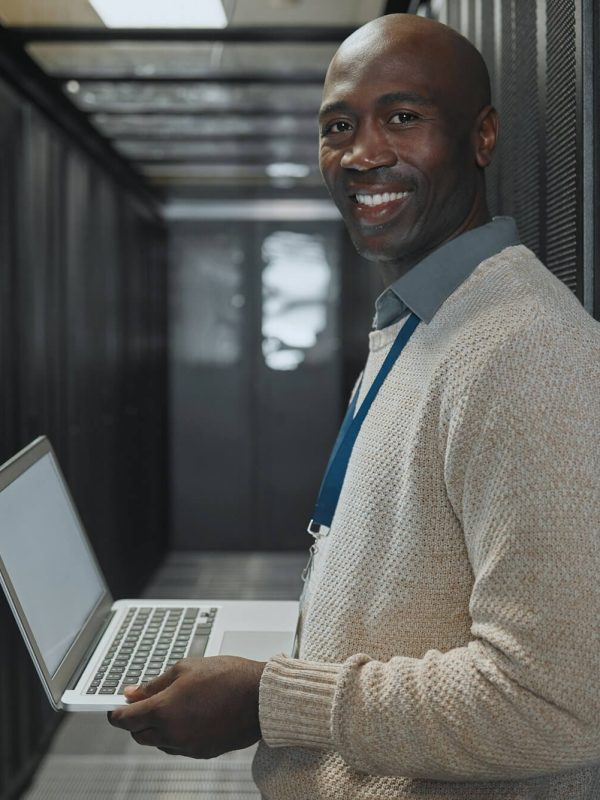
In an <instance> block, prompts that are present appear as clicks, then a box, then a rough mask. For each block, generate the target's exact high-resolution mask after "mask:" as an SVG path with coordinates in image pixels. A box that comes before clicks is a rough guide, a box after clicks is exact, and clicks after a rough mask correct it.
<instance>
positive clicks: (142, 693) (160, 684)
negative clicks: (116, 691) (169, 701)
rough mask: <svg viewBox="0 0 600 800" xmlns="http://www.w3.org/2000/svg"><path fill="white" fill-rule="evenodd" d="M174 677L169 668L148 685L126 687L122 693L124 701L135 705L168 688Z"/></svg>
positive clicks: (172, 671)
mask: <svg viewBox="0 0 600 800" xmlns="http://www.w3.org/2000/svg"><path fill="white" fill-rule="evenodd" d="M176 677H177V675H176V673H175V670H174V669H173V668H171V669H168V670H167V671H166V672H163V674H162V675H159V676H158V677H157V678H154V680H152V681H150V682H149V683H140V684H139V685H137V686H126V687H125V691H124V694H125V699H126V700H128V701H129V702H131V703H137V702H138V701H139V700H146V699H147V698H148V697H152V696H153V695H155V694H158V693H159V692H162V691H163V689H166V688H167V687H169V686H170V685H171V684H172V683H173V681H174V680H175V678H176Z"/></svg>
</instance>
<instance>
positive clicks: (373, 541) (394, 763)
mask: <svg viewBox="0 0 600 800" xmlns="http://www.w3.org/2000/svg"><path fill="white" fill-rule="evenodd" d="M400 324H402V323H400ZM400 324H396V325H394V326H391V327H390V328H386V329H384V330H382V331H375V332H373V333H372V334H371V336H370V354H369V358H368V361H367V364H366V368H365V378H364V380H363V385H362V387H361V394H362V395H363V396H364V393H365V392H366V391H367V390H368V387H369V385H370V383H371V382H372V380H373V378H374V376H375V374H376V373H377V370H378V369H379V366H380V365H381V363H382V361H383V359H384V357H385V354H386V353H387V351H388V349H389V347H390V345H391V343H392V341H393V339H394V338H395V335H396V334H397V331H398V330H399V327H400ZM359 402H360V399H359ZM260 721H261V729H262V733H263V738H264V742H262V743H261V745H260V747H259V750H258V753H257V756H256V759H255V763H254V774H255V779H256V781H257V784H258V786H259V788H260V789H261V791H262V794H263V796H264V798H265V800H320V799H321V798H328V800H329V799H330V798H331V799H333V798H340V799H341V798H343V800H355V799H362V798H370V799H372V800H386V798H419V800H423V799H424V798H454V800H475V799H476V798H477V799H479V798H485V799H486V800H491V799H492V798H493V799H494V800H584V799H585V800H597V799H598V798H600V768H599V767H598V766H594V764H598V763H600V325H598V323H596V322H595V321H594V320H593V319H592V318H591V317H590V316H589V315H588V314H587V313H586V312H585V311H584V310H583V309H582V307H581V305H580V304H579V302H578V301H577V300H576V298H575V297H574V296H573V295H572V294H571V292H570V291H569V289H568V288H567V287H566V286H564V285H563V284H562V283H561V282H560V281H559V280H558V279H556V278H555V277H554V276H553V275H552V274H551V273H550V272H549V271H548V270H547V269H546V268H545V267H544V266H543V265H542V264H541V263H540V262H539V261H538V260H537V259H536V258H535V257H534V256H533V254H532V253H531V252H530V251H529V250H527V249H526V248H525V247H522V246H519V247H511V248H507V249H506V250H504V251H503V252H502V253H500V254H498V255H496V256H494V257H493V258H491V259H488V260H486V261H484V262H483V263H482V264H480V265H479V266H478V267H477V268H476V269H475V271H474V272H473V273H472V275H471V276H470V277H469V278H468V279H467V280H466V281H465V282H464V283H463V284H462V285H461V286H460V287H459V288H458V289H457V290H456V291H455V292H454V293H453V294H452V295H451V296H450V297H449V298H448V299H447V300H446V301H445V302H444V304H443V305H442V306H441V308H440V309H439V310H438V312H437V313H436V314H435V316H434V318H433V319H432V321H431V322H430V323H429V324H428V325H426V324H424V323H421V324H420V325H419V327H418V328H417V330H416V332H415V333H414V334H413V336H412V338H411V340H410V342H409V343H408V345H407V347H406V349H405V350H404V352H403V353H402V355H401V356H400V359H399V361H398V362H397V363H396V365H395V366H394V368H393V369H392V371H391V373H390V375H389V376H388V378H387V380H386V381H385V383H384V385H383V386H382V388H381V390H380V392H379V394H378V396H377V398H376V399H375V401H374V403H373V406H372V408H371V410H370V412H369V414H368V416H367V419H366V420H365V422H364V424H363V427H362V429H361V432H360V434H359V437H358V439H357V441H356V444H355V447H354V451H353V454H352V457H351V460H350V464H349V467H348V472H347V474H346V479H345V482H344V486H343V489H342V493H341V496H340V500H339V504H338V507H337V511H336V515H335V518H334V521H333V524H332V528H331V532H330V534H329V537H328V538H327V539H326V540H325V541H324V542H323V543H322V544H321V546H320V548H319V553H318V555H317V559H316V563H315V568H314V570H313V575H312V578H311V582H310V586H309V589H308V591H307V603H306V615H305V619H304V625H303V633H302V638H301V646H300V660H294V659H291V658H287V657H278V658H276V659H273V660H272V661H271V662H270V663H269V665H268V666H267V668H266V670H265V673H264V675H263V679H262V682H261V691H260Z"/></svg>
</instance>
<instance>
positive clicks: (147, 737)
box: [131, 728, 162, 747]
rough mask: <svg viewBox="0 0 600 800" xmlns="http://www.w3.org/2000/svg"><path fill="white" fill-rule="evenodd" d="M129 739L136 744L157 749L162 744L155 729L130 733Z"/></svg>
mask: <svg viewBox="0 0 600 800" xmlns="http://www.w3.org/2000/svg"><path fill="white" fill-rule="evenodd" d="M131 737H132V739H135V741H136V742H137V743H138V744H142V745H146V746H148V747H158V746H159V745H160V744H162V742H161V741H160V737H159V733H158V731H157V730H156V728H144V730H142V731H132V733H131Z"/></svg>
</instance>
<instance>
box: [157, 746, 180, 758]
mask: <svg viewBox="0 0 600 800" xmlns="http://www.w3.org/2000/svg"><path fill="white" fill-rule="evenodd" d="M158 749H159V750H162V752H163V753H166V754H167V755H168V756H181V755H183V753H182V752H181V750H177V749H176V748H174V747H159V748H158Z"/></svg>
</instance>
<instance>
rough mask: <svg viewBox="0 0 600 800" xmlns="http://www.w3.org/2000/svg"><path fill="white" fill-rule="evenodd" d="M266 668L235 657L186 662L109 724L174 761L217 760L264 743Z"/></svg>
mask: <svg viewBox="0 0 600 800" xmlns="http://www.w3.org/2000/svg"><path fill="white" fill-rule="evenodd" d="M264 667H265V664H263V663H261V662H259V661H250V660H248V659H245V658H236V657H234V656H215V657H214V658H186V659H184V660H183V661H179V662H178V663H177V664H175V666H174V667H172V668H171V669H169V670H168V671H167V672H165V673H164V674H163V675H160V676H159V677H158V678H156V680H153V681H151V682H150V683H148V684H146V685H145V686H136V687H128V688H127V689H126V690H125V697H126V698H127V700H129V701H130V705H128V706H123V707H121V708H118V709H116V710H115V711H110V712H109V714H108V721H109V722H110V724H111V725H114V726H115V727H117V728H123V729H124V730H127V731H130V732H131V735H132V736H133V738H134V739H135V741H136V742H138V744H145V745H153V746H154V747H158V748H159V749H160V750H163V751H164V752H166V753H170V754H172V755H184V756H190V757H191V758H214V757H215V756H219V755H221V754H222V753H227V752H229V751H230V750H240V749H242V748H244V747H249V746H250V745H251V744H254V743H255V742H257V741H258V740H259V739H260V726H259V722H258V688H259V684H260V678H261V675H262V672H263V669H264Z"/></svg>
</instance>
